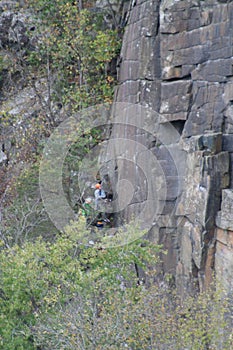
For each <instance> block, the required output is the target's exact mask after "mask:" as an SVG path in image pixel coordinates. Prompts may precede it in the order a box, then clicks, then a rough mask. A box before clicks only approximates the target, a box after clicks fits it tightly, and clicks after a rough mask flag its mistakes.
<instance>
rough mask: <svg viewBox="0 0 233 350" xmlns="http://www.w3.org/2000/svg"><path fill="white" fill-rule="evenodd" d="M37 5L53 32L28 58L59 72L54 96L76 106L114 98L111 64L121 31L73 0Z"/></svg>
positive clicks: (113, 78)
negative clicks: (106, 24) (109, 26)
mask: <svg viewBox="0 0 233 350" xmlns="http://www.w3.org/2000/svg"><path fill="white" fill-rule="evenodd" d="M32 5H33V3H32ZM34 6H35V8H36V9H37V10H38V15H40V16H41V17H42V20H43V25H44V26H46V28H49V32H48V33H47V35H45V33H44V36H43V38H42V40H41V41H40V42H39V43H38V44H39V45H38V48H37V49H36V50H35V51H34V52H28V58H27V60H28V62H29V64H30V65H32V66H35V67H37V68H39V67H40V69H42V72H43V70H44V75H46V74H48V69H49V71H50V74H51V75H56V77H57V79H56V80H57V84H54V85H53V95H54V98H55V99H59V100H60V99H61V100H62V103H63V104H70V103H72V109H73V110H79V109H82V108H86V107H88V106H90V105H94V104H96V103H100V102H108V101H111V100H112V94H113V86H114V81H115V77H114V75H113V72H111V70H110V68H109V66H108V65H109V63H110V62H111V61H112V59H113V58H115V57H116V56H117V54H118V53H119V49H120V39H119V36H118V33H117V31H116V30H112V29H108V28H106V27H105V26H104V25H103V15H102V14H101V13H98V12H97V13H94V12H92V11H91V10H90V9H87V8H85V9H82V10H80V7H79V6H77V4H75V2H73V1H51V2H50V1H47V0H41V1H39V2H36V3H34ZM93 14H94V15H93Z"/></svg>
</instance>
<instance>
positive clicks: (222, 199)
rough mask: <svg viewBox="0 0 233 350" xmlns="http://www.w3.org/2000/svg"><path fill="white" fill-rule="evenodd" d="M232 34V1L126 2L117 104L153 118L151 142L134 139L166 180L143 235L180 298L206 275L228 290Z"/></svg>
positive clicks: (232, 260) (202, 282)
mask: <svg viewBox="0 0 233 350" xmlns="http://www.w3.org/2000/svg"><path fill="white" fill-rule="evenodd" d="M232 28H233V2H232V1H217V0H207V1H197V0H182V1H181V0H177V1H173V0H162V1H159V0H150V1H149V0H138V1H132V3H131V7H130V12H129V15H128V22H127V25H126V28H125V35H124V40H123V46H122V50H121V64H120V70H119V86H118V88H117V90H116V95H115V101H116V102H127V103H131V104H140V105H142V106H143V107H144V108H146V109H148V110H149V109H150V108H151V109H152V110H153V111H156V112H158V113H157V114H156V113H155V114H154V115H151V117H150V118H151V121H150V125H151V128H150V131H151V135H149V136H148V135H146V134H145V135H144V138H143V140H142V135H140V137H141V139H140V138H139V137H138V131H137V130H136V132H135V134H134V139H135V140H136V141H137V142H139V140H140V142H142V143H143V144H144V145H146V146H147V148H148V149H150V151H152V152H153V154H154V156H155V158H156V159H157V161H158V163H159V164H160V166H161V168H162V172H163V174H164V177H165V179H166V183H163V185H164V186H165V187H166V198H165V199H161V200H160V202H161V203H162V204H163V205H162V208H163V209H162V210H158V211H157V216H156V223H155V224H154V227H153V228H152V229H151V235H152V236H153V233H154V237H155V239H157V240H158V241H159V242H160V243H161V242H162V243H163V244H164V246H165V247H166V249H167V250H168V252H169V254H168V256H167V257H166V258H164V264H163V269H164V273H167V272H169V273H172V274H173V275H174V276H175V278H176V283H177V285H178V286H179V287H180V290H181V292H182V293H185V292H186V291H189V290H191V289H192V288H194V287H195V288H198V289H203V288H205V286H206V285H208V284H209V283H210V282H211V279H212V273H213V271H214V270H215V271H216V273H217V277H220V276H221V279H222V280H223V281H224V286H225V287H226V288H228V289H230V288H232V280H233V279H232V277H233V276H232V271H233V268H232V263H233V247H232V231H233V221H232V220H233V219H232V217H233V212H232V210H233V209H232V205H233V204H232V203H233V196H232V190H231V189H232V188H233V169H232V168H233V167H232V160H233V106H232V101H233V85H232V84H233V68H232V67H233V60H232V38H233V35H232V34H233V32H232ZM125 122H126V123H127V118H125ZM168 125H170V127H169V126H168ZM141 128H142V129H143V126H142V125H141ZM159 128H160V129H159ZM162 128H163V129H162ZM174 129H175V130H176V131H177V132H176V133H175V132H174ZM158 130H160V132H161V130H163V131H162V135H163V137H162V140H161V137H160V136H161V135H159V131H158ZM172 130H173V131H172ZM129 135H130V136H129ZM151 136H152V138H151ZM124 137H125V138H127V137H130V138H131V139H132V132H131V133H129V134H127V132H126V133H125V134H124ZM153 137H154V140H153ZM151 145H153V147H151ZM169 150H173V152H170V151H169ZM176 158H177V159H176ZM119 176H123V177H126V178H127V174H126V173H125V172H124V169H122V170H121V173H120V174H119ZM131 176H134V175H133V173H132V174H131ZM151 179H154V178H153V176H152V177H151ZM134 181H135V180H134ZM147 181H150V178H147ZM136 184H137V185H136V187H138V186H139V187H140V182H139V181H138V180H136ZM228 188H229V189H228ZM139 200H140V199H139ZM143 200H144V199H143V198H142V197H141V205H142V204H143ZM135 204H136V203H135ZM133 205H134V203H133V201H132V203H130V205H129V207H130V206H131V207H132V206H133ZM137 210H140V203H138V201H137ZM137 213H138V212H137ZM127 215H128V211H127V210H126V211H125V213H123V216H124V217H127Z"/></svg>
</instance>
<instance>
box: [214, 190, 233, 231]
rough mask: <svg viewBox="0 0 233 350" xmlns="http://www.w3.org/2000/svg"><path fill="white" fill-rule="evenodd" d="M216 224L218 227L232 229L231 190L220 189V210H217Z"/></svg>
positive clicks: (232, 192)
mask: <svg viewBox="0 0 233 350" xmlns="http://www.w3.org/2000/svg"><path fill="white" fill-rule="evenodd" d="M216 224H217V226H218V227H219V228H222V229H225V230H230V231H233V190H231V189H225V190H224V191H222V203H221V211H219V212H218V215H217V218H216Z"/></svg>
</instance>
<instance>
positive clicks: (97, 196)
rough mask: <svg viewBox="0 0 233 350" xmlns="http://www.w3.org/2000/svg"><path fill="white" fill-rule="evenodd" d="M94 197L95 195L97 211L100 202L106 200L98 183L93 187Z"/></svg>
mask: <svg viewBox="0 0 233 350" xmlns="http://www.w3.org/2000/svg"><path fill="white" fill-rule="evenodd" d="M94 195H95V210H98V209H99V202H100V201H101V200H102V199H105V198H106V193H105V192H104V190H103V189H102V188H101V184H100V183H97V184H96V185H95V192H94Z"/></svg>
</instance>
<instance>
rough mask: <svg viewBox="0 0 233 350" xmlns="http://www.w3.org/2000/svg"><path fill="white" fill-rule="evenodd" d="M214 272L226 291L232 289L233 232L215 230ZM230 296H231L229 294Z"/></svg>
mask: <svg viewBox="0 0 233 350" xmlns="http://www.w3.org/2000/svg"><path fill="white" fill-rule="evenodd" d="M216 241H217V242H216V253H215V271H216V278H217V279H218V281H219V282H221V283H222V285H223V287H224V288H225V289H226V290H230V291H231V293H232V288H233V231H231V230H230V231H229V230H223V229H217V233H216ZM231 295H232V294H231Z"/></svg>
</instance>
